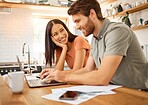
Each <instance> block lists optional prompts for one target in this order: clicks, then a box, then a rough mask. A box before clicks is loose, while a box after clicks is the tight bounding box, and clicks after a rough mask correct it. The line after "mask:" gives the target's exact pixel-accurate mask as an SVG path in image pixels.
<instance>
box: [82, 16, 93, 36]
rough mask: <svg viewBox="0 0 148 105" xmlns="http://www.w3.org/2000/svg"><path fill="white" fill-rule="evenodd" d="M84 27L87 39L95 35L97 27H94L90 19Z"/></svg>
mask: <svg viewBox="0 0 148 105" xmlns="http://www.w3.org/2000/svg"><path fill="white" fill-rule="evenodd" d="M84 27H85V31H86V33H83V34H84V36H85V37H87V36H89V35H90V34H93V32H94V29H95V26H94V23H93V21H92V20H91V19H90V18H88V21H87V23H86V24H85V26H84Z"/></svg>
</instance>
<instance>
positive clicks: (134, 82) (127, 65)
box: [90, 19, 148, 89]
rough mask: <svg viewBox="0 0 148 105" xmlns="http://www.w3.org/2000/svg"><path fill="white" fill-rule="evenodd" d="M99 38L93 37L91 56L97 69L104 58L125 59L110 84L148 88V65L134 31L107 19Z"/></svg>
mask: <svg viewBox="0 0 148 105" xmlns="http://www.w3.org/2000/svg"><path fill="white" fill-rule="evenodd" d="M100 30H101V31H100V32H99V33H98V36H97V38H95V37H92V42H91V53H90V54H91V56H93V58H94V61H95V64H96V66H97V67H99V66H100V63H101V60H102V59H103V57H104V56H109V55H121V56H123V59H122V61H121V63H120V65H119V67H118V69H117V71H116V72H115V74H114V76H113V78H112V79H111V81H110V82H112V83H114V84H119V85H123V86H126V87H130V88H140V89H147V88H148V87H147V88H146V81H147V80H148V63H147V61H146V58H145V56H144V53H143V51H142V48H141V46H140V44H139V42H138V40H137V37H136V35H135V34H134V33H133V31H132V30H131V29H130V28H129V27H128V26H126V25H125V24H123V23H115V22H110V21H109V20H108V19H105V20H104V22H103V25H102V26H101V29H100Z"/></svg>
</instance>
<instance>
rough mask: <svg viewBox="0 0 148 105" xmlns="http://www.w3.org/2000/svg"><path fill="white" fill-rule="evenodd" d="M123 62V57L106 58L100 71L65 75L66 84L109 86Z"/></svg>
mask: <svg viewBox="0 0 148 105" xmlns="http://www.w3.org/2000/svg"><path fill="white" fill-rule="evenodd" d="M121 60H122V56H118V55H114V56H106V57H104V58H103V60H102V62H101V66H100V67H99V69H98V70H91V71H89V72H85V73H80V74H78V73H71V74H69V75H65V78H64V82H69V83H74V84H87V85H108V83H109V82H110V80H111V78H112V77H113V75H114V73H115V72H116V70H117V68H118V66H119V64H120V62H121ZM88 63H90V62H88ZM90 69H91V68H90ZM87 70H89V69H87Z"/></svg>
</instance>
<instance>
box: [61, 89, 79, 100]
mask: <svg viewBox="0 0 148 105" xmlns="http://www.w3.org/2000/svg"><path fill="white" fill-rule="evenodd" d="M79 94H80V93H79V92H76V91H66V92H65V93H64V94H63V95H61V96H60V97H59V99H61V100H75V99H77V97H78V96H79Z"/></svg>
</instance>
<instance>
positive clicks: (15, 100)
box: [0, 77, 148, 105]
mask: <svg viewBox="0 0 148 105" xmlns="http://www.w3.org/2000/svg"><path fill="white" fill-rule="evenodd" d="M70 86H75V85H60V86H50V87H41V88H29V87H28V85H27V84H26V83H25V86H24V90H23V93H22V94H12V93H11V91H10V90H9V87H8V86H7V85H6V84H5V82H4V81H3V79H2V77H0V105H69V104H66V103H62V102H57V101H52V100H46V99H43V98H41V96H43V95H47V94H50V93H51V89H54V88H62V87H70ZM113 91H115V92H116V94H112V95H100V96H97V97H95V98H92V99H90V100H88V101H86V102H83V103H81V104H80V105H148V92H145V91H139V90H135V89H129V88H125V87H121V88H118V89H115V90H113Z"/></svg>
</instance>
